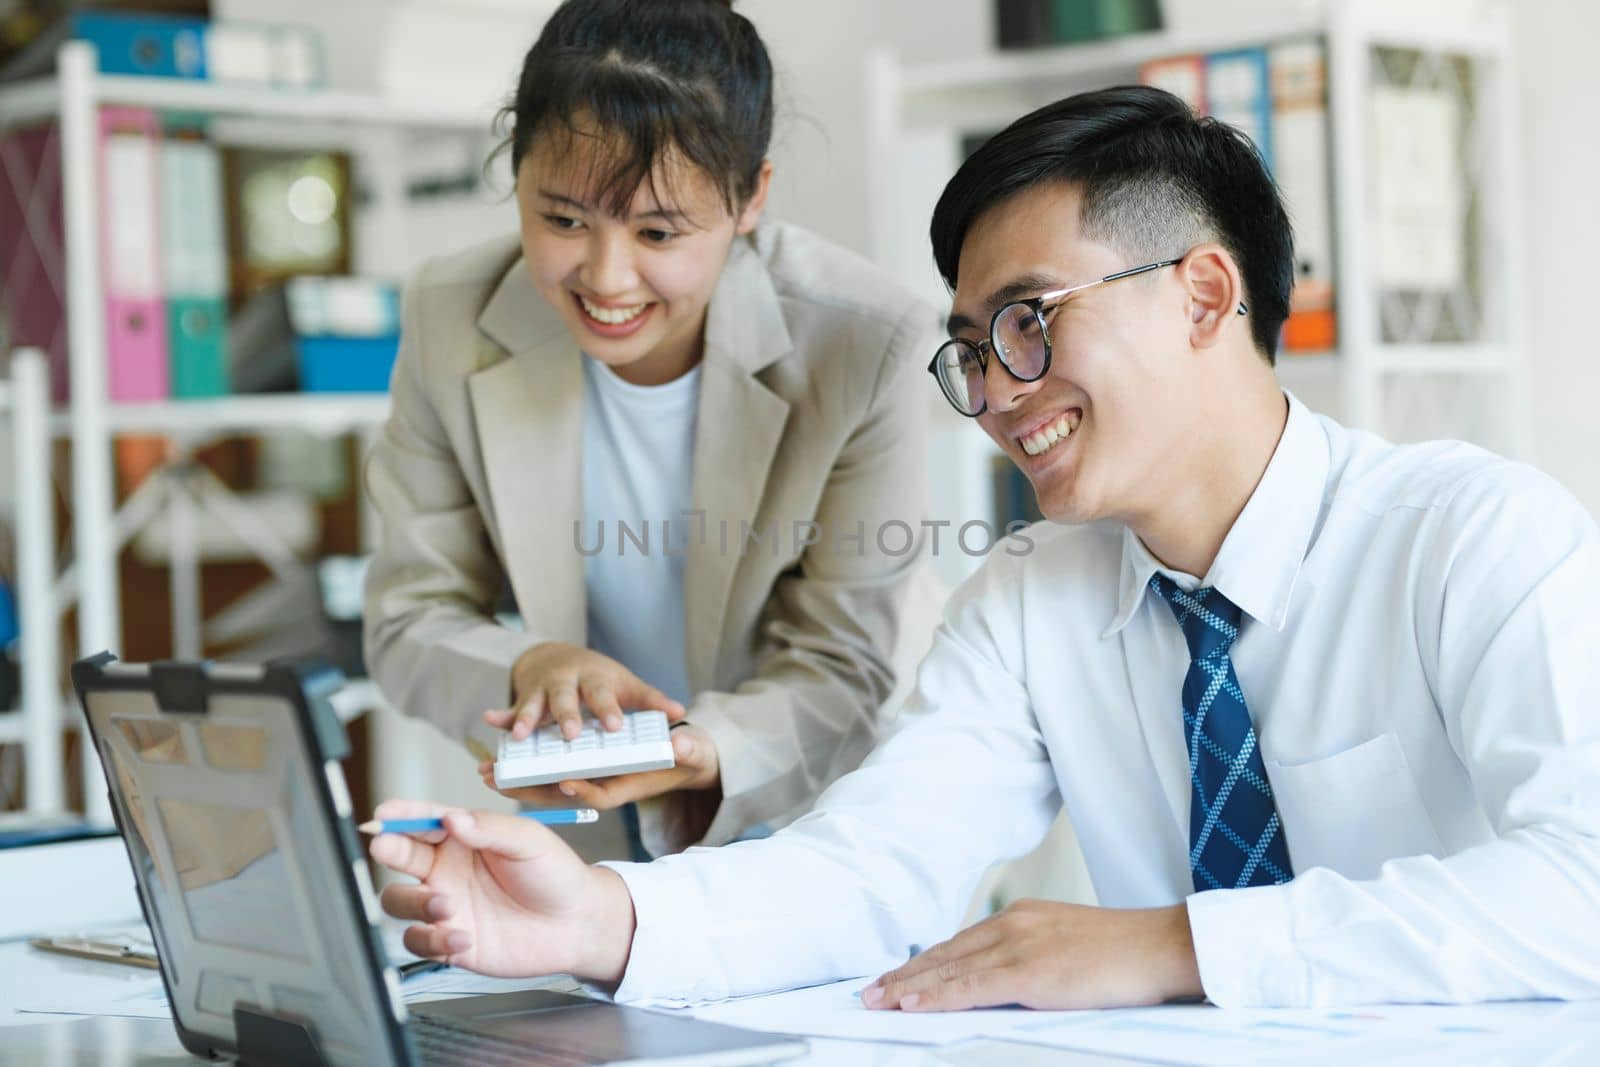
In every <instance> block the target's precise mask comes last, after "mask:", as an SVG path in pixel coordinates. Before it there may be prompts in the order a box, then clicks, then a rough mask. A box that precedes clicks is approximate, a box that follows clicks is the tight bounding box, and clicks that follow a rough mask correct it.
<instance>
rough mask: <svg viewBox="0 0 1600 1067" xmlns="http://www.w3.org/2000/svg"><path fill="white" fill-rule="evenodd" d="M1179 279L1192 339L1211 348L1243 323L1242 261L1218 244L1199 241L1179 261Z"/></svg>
mask: <svg viewBox="0 0 1600 1067" xmlns="http://www.w3.org/2000/svg"><path fill="white" fill-rule="evenodd" d="M1177 270H1178V281H1179V282H1180V283H1181V284H1182V285H1183V287H1184V291H1185V293H1186V295H1187V298H1188V305H1189V323H1190V329H1189V341H1190V343H1191V344H1193V345H1194V347H1196V348H1211V347H1213V346H1214V345H1216V344H1217V343H1218V342H1220V341H1221V340H1222V338H1223V337H1225V336H1226V335H1227V332H1228V331H1229V330H1230V329H1232V328H1233V327H1234V326H1235V325H1242V323H1240V322H1239V320H1242V319H1243V318H1244V317H1245V316H1244V315H1241V314H1240V312H1239V309H1240V308H1241V307H1243V306H1244V278H1243V277H1242V276H1241V275H1240V274H1239V264H1238V263H1236V262H1234V259H1233V256H1232V255H1230V254H1229V252H1228V250H1227V249H1226V248H1223V247H1222V246H1221V245H1219V244H1203V245H1196V246H1195V247H1193V248H1191V249H1190V250H1189V252H1188V254H1187V255H1185V256H1184V257H1183V259H1182V260H1181V261H1180V262H1179V263H1178V268H1177Z"/></svg>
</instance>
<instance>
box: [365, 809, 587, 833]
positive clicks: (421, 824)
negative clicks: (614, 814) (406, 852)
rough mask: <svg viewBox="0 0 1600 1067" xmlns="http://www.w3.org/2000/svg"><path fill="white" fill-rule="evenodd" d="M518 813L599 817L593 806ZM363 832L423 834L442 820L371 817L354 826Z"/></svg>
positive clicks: (547, 820)
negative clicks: (380, 818) (381, 819)
mask: <svg viewBox="0 0 1600 1067" xmlns="http://www.w3.org/2000/svg"><path fill="white" fill-rule="evenodd" d="M517 814H518V815H520V816H522V817H523V818H524V819H532V820H534V821H535V822H542V823H544V824H545V825H546V826H574V825H577V824H578V823H586V822H595V821H597V820H598V819H599V818H600V813H599V812H598V811H595V810H594V809H593V808H570V809H565V810H562V811H519V812H517ZM356 829H358V830H360V831H361V832H362V833H364V834H423V833H427V832H428V831H429V830H443V829H444V822H443V820H440V819H385V820H383V821H381V822H380V821H379V820H377V819H373V820H371V821H369V822H364V823H362V824H361V825H360V826H358V827H356Z"/></svg>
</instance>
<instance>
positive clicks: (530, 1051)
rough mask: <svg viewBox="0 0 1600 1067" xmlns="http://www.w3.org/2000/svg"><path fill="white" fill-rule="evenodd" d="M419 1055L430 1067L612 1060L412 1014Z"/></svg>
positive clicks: (552, 1065) (551, 1065) (571, 1066)
mask: <svg viewBox="0 0 1600 1067" xmlns="http://www.w3.org/2000/svg"><path fill="white" fill-rule="evenodd" d="M406 1030H407V1031H409V1032H410V1034H411V1040H412V1042H413V1044H415V1046H416V1049H417V1054H418V1055H419V1056H420V1057H421V1058H422V1062H423V1063H424V1064H426V1065H427V1067H456V1065H466V1064H484V1065H486V1067H513V1065H515V1064H539V1065H540V1067H580V1065H582V1064H591V1063H607V1062H609V1059H608V1058H607V1057H603V1056H595V1055H592V1054H590V1053H587V1052H582V1051H580V1050H578V1049H571V1048H551V1047H549V1046H547V1045H540V1044H537V1043H534V1042H528V1041H507V1040H506V1039H504V1038H500V1037H495V1036H494V1035H492V1034H486V1033H483V1032H482V1031H481V1030H473V1029H470V1028H469V1027H466V1026H461V1025H458V1024H456V1023H454V1022H453V1021H451V1020H449V1019H441V1018H439V1017H437V1016H433V1015H413V1016H412V1017H411V1021H410V1022H409V1023H407V1024H406Z"/></svg>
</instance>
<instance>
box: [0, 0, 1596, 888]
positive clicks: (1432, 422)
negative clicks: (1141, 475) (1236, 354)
mask: <svg viewBox="0 0 1600 1067" xmlns="http://www.w3.org/2000/svg"><path fill="white" fill-rule="evenodd" d="M553 7H554V4H553V3H549V2H546V0H341V2H339V3H327V2H326V0H212V2H210V3H205V2H190V0H148V2H142V3H69V2H61V0H55V2H52V0H0V646H3V648H4V653H3V654H0V812H16V811H21V810H30V811H32V812H34V813H72V814H76V813H84V812H86V813H88V814H89V815H91V816H92V817H97V818H103V817H105V815H106V812H105V810H104V805H103V797H101V796H100V792H101V791H100V790H99V789H98V788H93V789H89V790H87V791H86V790H84V788H83V783H84V781H85V780H86V777H85V776H86V775H87V776H89V777H88V778H87V780H88V781H91V782H92V781H93V780H94V778H95V777H97V776H98V770H97V768H96V767H95V765H94V764H93V762H92V755H91V754H89V753H86V752H84V751H83V750H82V748H81V746H80V745H79V744H78V741H77V738H78V734H77V730H76V722H77V719H78V712H77V710H76V707H75V705H74V704H73V703H72V702H71V701H70V699H69V696H68V694H67V692H66V689H65V670H64V665H65V664H68V663H70V662H71V660H72V659H73V658H75V657H76V656H78V655H80V654H82V653H86V652H92V651H95V650H98V649H100V648H106V647H109V648H113V649H116V650H117V651H118V652H119V654H121V655H122V656H123V657H124V658H128V659H133V660H147V659H155V658H160V657H164V656H172V655H179V656H201V655H207V656H217V657H233V658H261V657H265V656H270V655H275V654H280V653H285V652H292V651H300V650H304V649H306V648H308V647H310V648H317V649H320V650H322V651H324V652H326V653H327V654H329V655H331V656H332V657H333V658H335V659H336V660H338V661H339V662H340V663H341V664H342V665H343V666H344V667H345V669H346V671H347V672H348V673H349V674H350V675H351V677H352V678H353V679H357V684H355V685H352V686H351V687H350V688H349V689H348V690H347V691H346V693H345V695H344V697H342V698H341V699H342V701H343V702H342V703H341V706H340V712H341V714H342V715H343V716H345V717H346V718H347V720H348V727H349V729H350V731H351V734H352V738H353V740H354V744H355V755H354V756H353V758H352V760H351V763H350V770H351V775H352V778H353V779H354V784H355V788H354V790H353V792H354V793H355V794H356V796H357V798H358V801H357V805H358V808H363V810H364V808H365V803H364V801H370V799H371V797H373V796H381V795H389V794H405V795H419V796H420V795H425V794H428V795H435V796H439V797H441V798H447V799H453V800H464V801H470V802H475V803H481V802H482V801H483V800H484V794H483V793H482V790H481V786H479V784H478V782H477V780H476V778H475V776H473V775H471V774H470V773H469V772H470V761H469V760H468V759H467V758H466V757H464V756H463V755H462V754H461V750H460V749H459V748H457V747H456V746H455V745H454V744H452V743H450V742H447V741H444V740H443V739H441V738H439V737H438V736H437V735H434V734H431V732H430V731H429V730H428V728H427V727H423V726H420V725H416V724H412V723H402V722H400V721H399V720H398V719H397V718H396V717H395V716H394V715H392V713H389V712H387V711H385V710H384V709H383V707H382V701H381V699H379V697H378V695H377V694H376V693H375V692H374V691H373V690H372V688H371V687H370V686H363V685H361V684H360V682H359V679H360V678H361V676H362V674H363V671H362V668H361V659H360V648H359V627H360V621H359V610H360V604H359V589H360V582H361V575H362V570H363V566H364V552H365V550H366V548H367V546H369V545H370V544H371V543H372V527H371V516H370V515H369V514H367V512H366V509H365V507H364V504H363V501H362V500H361V497H360V494H359V492H358V478H357V471H358V466H357V464H358V458H359V456H360V455H361V453H362V450H363V448H364V442H367V441H370V439H371V436H372V434H373V433H374V432H375V430H376V428H377V426H378V425H379V424H380V423H381V421H382V419H383V417H384V414H385V412H386V409H387V400H386V397H385V395H384V390H385V389H386V386H387V373H388V368H389V365H390V362H391V361H392V359H393V355H394V349H395V344H396V340H397V330H398V326H397V304H396V292H397V285H398V283H400V282H401V281H402V280H403V279H404V278H405V276H406V275H407V274H408V273H409V272H410V271H411V270H412V269H413V268H414V267H416V266H417V265H418V264H419V263H420V262H422V261H423V260H425V259H427V258H429V257H432V256H436V255H440V254H444V253H447V252H451V251H454V250H456V249H459V248H462V247H465V246H467V245H470V244H473V243H476V242H478V241H481V240H483V239H486V238H489V237H493V236H496V235H500V234H504V233H509V232H512V231H513V228H514V227H515V224H516V220H515V213H514V208H513V206H512V204H511V202H510V200H509V198H508V196H509V190H510V181H509V173H508V170H509V168H508V164H507V163H506V161H505V159H504V158H501V159H497V160H495V161H494V162H493V163H491V164H490V165H489V166H487V167H486V166H485V161H486V160H487V159H488V158H489V154H490V151H491V149H492V148H493V146H494V145H495V143H496V141H497V135H496V132H495V130H494V129H493V128H492V126H491V120H492V119H493V117H494V113H495V111H496V109H497V107H498V106H499V105H500V104H501V103H503V102H504V100H505V98H506V96H507V94H508V93H509V91H510V90H511V88H512V87H513V86H514V84H515V79H516V75H517V72H518V69H519V67H520V61H521V58H522V54H523V52H524V50H525V49H526V47H527V46H528V45H529V44H530V43H531V42H532V40H533V38H534V36H535V35H536V34H537V32H538V28H539V26H540V24H541V22H542V20H543V18H544V17H546V16H547V15H548V13H549V11H550V10H551V9H552V8H553ZM737 8H738V10H740V11H741V12H743V13H744V14H745V15H746V16H748V17H749V18H750V19H751V20H752V21H753V22H754V23H755V25H756V26H757V28H758V29H759V30H760V32H761V34H762V36H763V37H764V39H765V41H766V43H767V46H768V48H769V50H770V51H771V53H772V55H773V57H774V60H775V63H776V65H777V69H778V78H779V81H778V91H779V117H778V125H777V130H776V134H775V141H774V147H773V158H774V161H775V163H776V168H777V173H776V177H775V181H774V186H773V194H772V200H771V208H770V211H771V213H772V214H773V215H775V216H778V217H781V218H784V219H787V220H790V221H793V222H796V223H799V224H801V225H803V226H806V227H808V228H810V229H812V230H814V231H816V232H818V233H821V234H823V235H824V236H827V237H829V238H831V239H833V240H834V241H837V242H839V243H841V244H843V245H845V246H847V247H850V248H852V249H854V250H856V251H858V252H860V253H861V254H863V255H865V256H867V257H869V258H871V259H873V260H874V261H876V262H878V263H880V264H881V265H883V266H884V267H886V268H889V269H890V270H893V271H894V272H896V273H897V274H898V275H899V276H901V277H902V278H903V279H904V281H905V283H906V284H907V285H908V286H910V287H912V288H913V289H915V290H918V291H920V292H922V293H923V294H925V295H926V296H927V297H928V298H930V299H932V300H935V301H938V302H940V303H941V304H944V303H947V297H946V294H945V293H944V291H943V288H942V286H941V285H940V284H939V281H938V279H937V277H936V275H935V273H934V271H933V268H932V263H931V257H930V254H929V251H928V247H927V239H926V228H927V221H928V216H929V211H930V209H931V207H932V204H933V202H934V199H935V198H936V197H937V195H938V192H939V190H940V189H941V188H942V186H943V183H944V182H945V180H946V179H947V178H948V177H949V175H950V174H951V173H952V172H953V171H954V169H955V167H956V166H957V165H958V164H959V162H960V160H961V159H962V158H963V155H964V153H965V152H967V151H970V149H971V148H972V147H973V145H974V144H975V143H976V142H977V141H978V140H981V139H982V138H983V137H984V136H986V135H987V134H989V133H992V132H993V131H994V130H996V129H998V128H999V127H1000V126H1002V125H1004V124H1005V123H1006V122H1008V121H1009V120H1010V119H1012V118H1015V117H1016V116H1018V115H1020V114H1022V113H1023V112H1024V111H1026V110H1029V109H1031V108H1032V107H1035V106H1037V105H1039V104H1042V103H1044V102H1047V101H1049V100H1052V99H1055V98H1058V97H1060V96H1063V95H1067V94H1069V93H1071V92H1076V91H1080V90H1084V89H1091V88H1097V87H1101V86H1105V85H1111V84H1119V83H1128V82H1138V81H1144V82H1149V83H1153V84H1158V85H1161V86H1163V87H1165V88H1168V89H1171V90H1172V91H1174V92H1177V93H1179V94H1180V95H1183V96H1185V97H1186V98H1187V99H1188V100H1190V102H1191V103H1192V104H1193V105H1194V106H1195V107H1196V108H1197V110H1200V111H1202V112H1207V113H1210V114H1214V115H1217V116H1218V117H1220V118H1223V119H1225V120H1227V121H1229V122H1232V123H1234V124H1236V125H1239V126H1240V127H1241V128H1243V129H1244V130H1245V131H1246V132H1247V133H1249V134H1250V136H1251V137H1252V138H1253V139H1254V140H1255V142H1256V144H1257V146H1258V148H1259V149H1260V150H1261V153H1262V156H1263V158H1264V160H1265V161H1266V162H1267V163H1268V165H1269V166H1270V167H1271V169H1272V171H1273V174H1274V176H1275V178H1276V179H1277V181H1278V183H1279V185H1280V187H1281V188H1282V189H1283V192H1284V195H1285V198H1286V199H1287V201H1288V203H1289V207H1290V211H1291V215H1292V217H1293V220H1294V223H1295V227H1296V237H1297V246H1298V248H1297V251H1298V262H1297V269H1298V281H1297V287H1296V291H1295V300H1294V307H1293V312H1292V316H1291V320H1290V322H1289V324H1288V326H1287V327H1286V330H1285V336H1284V341H1283V345H1282V349H1281V353H1280V358H1279V367H1280V375H1281V377H1282V379H1283V380H1284V382H1285V384H1286V385H1287V386H1288V387H1289V388H1291V389H1292V390H1294V391H1295V392H1296V393H1297V394H1298V395H1300V396H1301V397H1302V398H1303V399H1305V400H1306V401H1307V402H1308V403H1310V404H1311V405H1312V406H1313V407H1315V408H1317V409H1319V410H1323V411H1326V412H1329V413H1330V414H1333V415H1335V416H1337V417H1339V418H1341V419H1343V420H1344V421H1346V422H1348V423H1350V424H1353V425H1356V426H1361V427H1366V428H1370V429H1373V430H1376V431H1378V432H1380V433H1383V434H1384V435H1386V436H1388V437H1390V438H1392V439H1396V440H1415V439H1422V438H1430V437H1456V438H1464V439H1467V440H1471V441H1474V442H1477V443H1480V444H1483V445H1485V446H1486V447H1490V448H1493V449H1496V450H1498V451H1501V452H1503V453H1506V454H1508V455H1512V456H1514V457H1516V458H1519V459H1524V460H1528V461H1530V462H1533V463H1535V464H1537V465H1538V466H1540V467H1542V468H1544V469H1545V470H1546V471H1548V472H1549V473H1551V474H1552V475H1553V476H1554V477H1556V478H1557V479H1558V480H1559V481H1561V482H1562V483H1563V484H1565V485H1566V486H1567V487H1568V488H1569V489H1570V490H1571V491H1572V492H1573V493H1574V494H1575V495H1576V496H1577V497H1578V499H1579V500H1580V501H1582V502H1583V503H1584V505H1585V506H1587V507H1588V508H1589V509H1590V511H1591V513H1596V514H1600V463H1597V462H1596V461H1597V460H1600V424H1597V421H1596V420H1595V418H1594V417H1593V416H1592V414H1591V410H1592V407H1593V401H1592V398H1591V397H1590V395H1589V393H1590V391H1591V390H1597V391H1600V360H1597V359H1596V358H1595V345H1594V342H1593V340H1592V339H1591V338H1590V337H1589V335H1588V332H1587V331H1588V325H1589V324H1588V317H1589V315H1590V313H1591V304H1590V301H1592V300H1594V299H1595V295H1594V294H1596V293H1597V292H1600V263H1597V261H1596V257H1595V255H1594V254H1593V250H1594V249H1595V248H1597V247H1600V207H1597V206H1596V203H1595V196H1594V193H1593V188H1594V178H1593V175H1594V174H1595V173H1596V172H1597V171H1600V145H1597V140H1600V139H1597V138H1596V136H1595V129H1596V126H1595V122H1596V120H1595V116H1596V114H1597V112H1600V87H1597V83H1596V79H1595V78H1594V76H1593V73H1592V72H1591V71H1590V70H1589V69H1588V63H1589V62H1591V61H1592V60H1593V56H1592V55H1591V50H1592V49H1593V48H1594V47H1595V42H1597V41H1600V7H1597V6H1596V5H1594V4H1592V3H1589V2H1585V0H1520V2H1518V3H1516V4H1501V3H1493V2H1488V0H1431V2H1429V0H1387V2H1384V3H1376V2H1372V0H1348V2H1333V0H1329V2H1326V3H1324V2H1318V0H1275V2H1269V0H876V2H871V3H863V2H861V0H807V2H805V3H795V2H793V0H741V2H739V3H738V4H737ZM94 220H98V222H97V224H96V225H93V226H90V225H86V223H87V222H89V221H94ZM19 353H20V354H19ZM30 353H31V355H30ZM917 402H926V403H928V404H929V405H930V409H931V410H932V411H933V412H934V419H935V426H936V432H935V434H934V439H933V445H932V448H931V450H930V462H929V472H930V473H929V477H930V488H931V489H932V492H933V501H934V511H935V515H934V517H936V518H951V519H957V520H965V519H969V518H977V517H991V518H993V519H994V520H995V521H998V522H1002V523H1003V522H1005V521H1007V520H1009V519H1011V518H1022V517H1028V516H1030V515H1031V514H1033V512H1032V501H1031V497H1030V494H1029V491H1028V489H1027V486H1026V484H1025V482H1023V481H1022V480H1021V478H1020V475H1018V474H1017V473H1016V472H1015V471H1013V470H1012V469H1011V467H1010V466H1009V464H1006V463H1004V462H1003V461H1001V460H1000V459H999V457H998V455H997V454H996V453H994V452H993V451H992V450H991V448H990V446H989V445H988V444H987V442H986V439H984V438H983V436H982V435H981V434H979V433H977V432H976V431H975V430H973V429H972V428H971V427H970V426H968V425H963V424H962V423H961V421H960V420H958V419H955V418H954V417H953V416H952V415H950V413H949V412H948V411H946V410H945V409H944V405H943V403H942V401H940V400H939V399H938V397H937V395H936V392H935V391H934V390H933V388H932V387H931V385H930V388H929V390H928V392H927V395H926V396H925V397H920V398H918V401H917ZM974 563H975V561H973V560H971V559H968V558H965V557H963V556H960V555H958V554H948V555H946V556H943V557H941V559H940V560H939V561H938V567H939V578H940V579H941V580H942V583H943V585H944V586H945V587H946V588H947V587H948V586H949V585H950V584H952V583H954V582H956V581H958V580H959V579H960V578H961V577H962V576H963V575H964V574H965V573H967V571H969V570H970V569H971V567H972V566H973V565H974ZM938 596H939V594H938V593H936V592H935V593H930V594H929V596H928V598H927V602H926V603H924V604H922V605H921V610H922V611H923V613H924V614H926V615H929V616H931V614H932V613H933V612H934V611H936V609H937V599H938ZM918 640H919V641H921V640H925V635H924V636H923V637H921V638H919V639H918ZM910 645H911V646H916V645H918V641H912V642H910ZM918 652H920V647H908V648H907V649H906V650H905V655H906V657H907V658H908V660H909V659H914V657H915V655H916V654H917V653H918ZM0 818H3V816H0ZM1050 864H1054V865H1055V867H1054V868H1052V869H1055V870H1057V871H1058V872H1059V871H1060V870H1061V869H1063V868H1061V862H1060V861H1059V857H1057V858H1056V859H1051V860H1049V861H1048V863H1046V866H1049V865H1050ZM1068 866H1069V867H1070V864H1068ZM1068 873H1069V874H1070V871H1069V872H1068ZM1047 880H1048V879H1047ZM1062 892H1063V893H1066V894H1070V893H1071V892H1072V891H1071V890H1070V889H1064V890H1062Z"/></svg>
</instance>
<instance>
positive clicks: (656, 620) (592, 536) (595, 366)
mask: <svg viewBox="0 0 1600 1067" xmlns="http://www.w3.org/2000/svg"><path fill="white" fill-rule="evenodd" d="M583 376H584V393H583V396H584V401H583V513H584V520H583V526H582V528H581V529H580V530H579V537H578V543H579V546H580V551H581V552H582V554H583V568H584V591H585V593H586V594H587V598H588V625H589V647H590V648H592V649H594V650H595V651H596V652H601V653H604V654H605V655H607V656H610V657H611V658H613V659H615V660H617V661H618V662H619V663H621V664H622V665H623V666H625V667H627V668H628V669H629V670H631V671H632V672H633V673H634V674H637V675H638V676H639V677H640V678H642V679H644V680H645V681H646V682H648V683H649V684H651V685H653V686H655V687H656V688H658V689H660V690H662V691H663V692H665V693H666V694H667V695H668V696H670V697H672V698H674V699H676V700H680V701H683V702H684V703H687V702H688V700H689V677H688V669H687V667H686V666H685V664H684V644H683V564H684V551H685V549H686V547H687V544H688V536H689V534H690V532H691V529H692V523H693V521H692V520H691V519H690V518H689V517H688V516H686V515H685V514H684V513H685V512H687V511H689V510H690V508H691V507H692V506H693V498H694V427H695V416H696V414H697V413H698V411H699V406H700V368H699V366H696V367H695V368H694V369H693V370H691V371H689V373H687V374H685V375H683V376H682V377H681V378H677V379H675V380H673V381H670V382H667V383H666V384H665V385H650V386H644V385H633V384H631V383H629V382H625V381H623V380H622V379H621V378H618V377H617V376H616V374H615V373H613V372H612V371H611V369H610V368H609V367H607V366H606V365H605V364H603V363H601V362H599V361H598V360H595V359H590V358H588V357H585V358H584V360H583ZM668 537H670V544H669V543H668V542H667V540H666V538H668ZM669 548H670V551H669Z"/></svg>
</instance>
